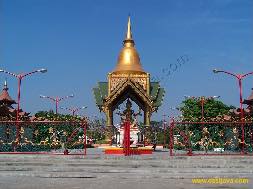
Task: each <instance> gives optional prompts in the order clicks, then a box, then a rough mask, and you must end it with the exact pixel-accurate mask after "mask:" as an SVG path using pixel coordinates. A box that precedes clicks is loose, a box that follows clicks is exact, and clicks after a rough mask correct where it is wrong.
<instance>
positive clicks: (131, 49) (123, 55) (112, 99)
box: [93, 17, 165, 126]
mask: <svg viewBox="0 0 253 189" xmlns="http://www.w3.org/2000/svg"><path fill="white" fill-rule="evenodd" d="M93 92H94V96H95V100H96V105H97V106H98V108H99V110H100V111H103V112H104V113H105V114H106V119H107V126H112V125H113V111H114V110H115V109H117V107H118V106H119V105H120V104H122V103H123V102H124V101H125V100H127V99H131V100H132V101H134V102H135V103H136V104H137V105H138V106H139V108H140V109H141V110H143V113H144V121H143V122H144V125H146V126H149V125H150V117H151V115H152V113H153V112H156V111H157V110H158V108H159V107H160V106H161V105H162V100H163V96H164V93H165V90H164V88H161V87H160V84H159V82H151V81H150V74H149V73H147V72H146V71H144V69H143V68H142V65H141V61H140V57H139V54H138V52H137V50H136V48H135V42H134V40H133V38H132V32H131V21H130V17H129V18H128V25H127V33H126V37H125V40H124V41H123V48H122V49H121V51H120V53H119V56H118V62H117V65H116V67H115V69H114V70H113V71H112V72H111V73H108V81H107V82H98V86H97V87H95V88H93Z"/></svg>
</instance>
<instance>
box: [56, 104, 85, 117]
mask: <svg viewBox="0 0 253 189" xmlns="http://www.w3.org/2000/svg"><path fill="white" fill-rule="evenodd" d="M60 108H61V109H64V110H69V111H70V112H72V115H73V116H74V115H75V113H76V112H78V111H79V110H81V109H86V108H87V106H83V107H79V108H66V107H60Z"/></svg>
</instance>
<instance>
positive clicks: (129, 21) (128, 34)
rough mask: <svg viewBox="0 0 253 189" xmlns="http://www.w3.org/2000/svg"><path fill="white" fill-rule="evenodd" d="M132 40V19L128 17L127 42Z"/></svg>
mask: <svg viewBox="0 0 253 189" xmlns="http://www.w3.org/2000/svg"><path fill="white" fill-rule="evenodd" d="M129 39H130V40H132V31H131V19H130V16H129V17H128V23H127V34H126V40H129Z"/></svg>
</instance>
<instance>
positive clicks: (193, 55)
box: [0, 0, 253, 119]
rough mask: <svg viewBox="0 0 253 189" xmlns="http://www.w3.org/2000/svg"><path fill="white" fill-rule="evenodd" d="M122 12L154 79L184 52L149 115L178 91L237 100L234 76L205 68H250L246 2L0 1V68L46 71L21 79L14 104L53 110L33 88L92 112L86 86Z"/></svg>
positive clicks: (173, 100)
mask: <svg viewBox="0 0 253 189" xmlns="http://www.w3.org/2000/svg"><path fill="white" fill-rule="evenodd" d="M128 14H131V19H132V32H133V37H134V40H135V43H136V48H137V50H138V52H139V54H140V57H141V62H142V65H143V67H144V69H145V70H146V71H147V72H149V73H150V74H151V75H154V76H160V77H161V76H163V75H164V73H163V72H162V69H164V68H167V67H168V66H169V65H170V64H176V63H177V58H179V57H180V56H183V55H187V56H188V57H189V61H188V62H187V63H185V64H184V65H182V66H181V67H179V68H178V69H177V70H176V71H174V72H173V73H172V74H170V75H169V76H168V77H165V79H164V81H163V82H162V85H163V87H165V88H166V96H165V99H164V105H163V106H162V107H161V108H160V110H159V112H158V113H157V114H154V116H153V118H154V119H160V118H161V117H162V116H161V115H162V114H163V113H164V112H165V113H167V114H171V113H172V112H171V111H169V107H171V106H178V105H179V104H180V102H181V101H182V100H183V96H184V95H191V96H201V95H206V96H213V95H220V96H221V100H222V101H223V102H225V103H227V104H231V105H238V104H239V94H238V93H239V91H238V87H237V83H236V80H235V79H234V78H231V77H229V76H226V75H222V74H219V75H218V74H217V75H215V74H213V73H212V69H213V68H221V69H224V70H227V71H231V72H235V73H246V72H250V71H253V68H252V65H253V64H252V63H253V53H252V52H253V1H252V0H191V1H189V0H174V1H172V0H167V1H166V0H159V1H156V0H150V1H146V0H136V1H134V0H132V1H131V0H130V1H116V0H106V1H102V0H0V65H1V68H3V69H5V70H8V71H11V72H15V73H19V72H29V71H32V70H35V69H38V68H42V67H43V68H47V69H48V73H46V74H36V75H33V76H31V77H29V78H28V77H27V78H25V80H24V81H23V83H22V93H21V100H22V101H21V107H22V108H23V109H25V110H26V111H28V112H32V113H34V112H36V111H38V110H49V109H53V108H54V105H53V104H52V103H51V102H50V101H47V100H45V99H40V98H39V95H40V94H43V95H49V96H65V95H69V94H71V93H74V94H75V97H74V98H73V99H68V100H66V101H64V102H62V103H61V106H67V107H71V106H83V105H85V106H88V109H87V110H86V112H85V113H87V114H88V115H94V114H98V113H99V111H98V109H97V108H96V106H95V102H94V98H93V94H92V87H94V86H96V84H97V82H98V81H106V79H107V73H108V72H110V71H112V70H113V69H114V67H115V65H116V62H117V56H118V53H119V51H120V49H121V47H122V40H123V39H124V36H125V32H126V25H127V17H128ZM5 77H7V79H8V83H9V88H10V89H9V92H10V94H11V96H12V97H13V98H16V92H17V81H16V80H15V78H12V77H9V76H7V75H4V74H0V82H2V83H3V80H4V79H5ZM252 81H253V76H249V77H248V78H246V79H245V80H244V81H243V92H244V97H248V95H249V94H250V92H251V91H250V89H251V88H252V87H253V86H252ZM63 112H64V111H63ZM82 113H84V112H82ZM101 115H103V114H101Z"/></svg>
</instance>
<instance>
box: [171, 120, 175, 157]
mask: <svg viewBox="0 0 253 189" xmlns="http://www.w3.org/2000/svg"><path fill="white" fill-rule="evenodd" d="M173 129H174V119H173V118H172V121H171V123H170V156H173V140H174V139H173Z"/></svg>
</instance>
